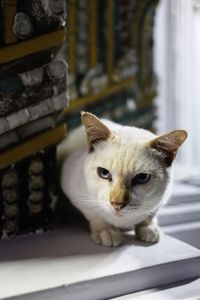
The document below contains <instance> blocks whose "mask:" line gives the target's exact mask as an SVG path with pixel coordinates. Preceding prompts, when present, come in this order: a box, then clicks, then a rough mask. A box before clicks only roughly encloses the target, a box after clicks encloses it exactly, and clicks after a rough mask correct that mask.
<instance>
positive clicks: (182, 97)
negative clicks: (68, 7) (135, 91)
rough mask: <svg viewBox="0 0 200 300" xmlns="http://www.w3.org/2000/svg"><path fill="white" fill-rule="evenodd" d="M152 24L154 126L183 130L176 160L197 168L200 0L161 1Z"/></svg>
mask: <svg viewBox="0 0 200 300" xmlns="http://www.w3.org/2000/svg"><path fill="white" fill-rule="evenodd" d="M155 25H156V26H155V41H156V42H155V57H154V62H155V69H156V72H157V76H158V97H157V106H158V121H157V128H158V131H159V132H165V131H168V130H172V129H175V128H183V129H186V130H187V131H188V134H189V137H188V140H187V143H185V145H184V147H183V148H182V149H181V153H180V155H179V158H178V159H179V162H180V163H182V164H184V165H186V166H191V167H193V168H195V167H198V168H199V170H200V0H161V1H160V4H159V7H158V10H157V16H156V24H155Z"/></svg>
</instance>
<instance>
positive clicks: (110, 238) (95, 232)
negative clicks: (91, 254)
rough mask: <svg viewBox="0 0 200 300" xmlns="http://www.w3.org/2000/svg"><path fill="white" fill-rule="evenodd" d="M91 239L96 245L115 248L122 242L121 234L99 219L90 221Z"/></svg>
mask: <svg viewBox="0 0 200 300" xmlns="http://www.w3.org/2000/svg"><path fill="white" fill-rule="evenodd" d="M90 229H91V238H92V240H93V241H94V242H96V243H97V244H100V245H103V246H107V247H117V246H119V245H121V244H122V243H123V241H124V237H123V234H122V232H121V231H120V230H119V229H118V228H116V227H114V226H111V225H109V224H107V223H106V222H105V221H104V220H103V219H101V218H100V217H96V218H93V219H92V220H90Z"/></svg>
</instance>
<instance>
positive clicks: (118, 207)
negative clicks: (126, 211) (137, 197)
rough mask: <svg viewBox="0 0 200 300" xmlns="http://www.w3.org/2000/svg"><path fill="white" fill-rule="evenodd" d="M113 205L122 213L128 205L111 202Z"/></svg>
mask: <svg viewBox="0 0 200 300" xmlns="http://www.w3.org/2000/svg"><path fill="white" fill-rule="evenodd" d="M111 204H112V206H113V208H114V209H115V210H116V211H120V210H121V209H122V208H123V207H124V206H126V203H117V202H111Z"/></svg>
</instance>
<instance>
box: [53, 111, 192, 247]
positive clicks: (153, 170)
mask: <svg viewBox="0 0 200 300" xmlns="http://www.w3.org/2000/svg"><path fill="white" fill-rule="evenodd" d="M82 123H83V126H82V127H80V128H79V129H76V130H75V131H74V132H72V133H71V134H70V135H69V137H68V138H67V139H66V140H64V141H63V143H62V144H61V145H60V146H59V147H58V160H60V162H61V164H62V169H61V170H62V171H61V187H62V190H63V191H64V193H65V194H66V195H67V196H68V198H69V199H70V201H71V202H72V203H73V204H74V205H75V206H76V207H77V208H78V209H79V210H80V211H81V212H82V213H83V215H84V216H85V217H86V219H87V220H88V221H89V223H90V228H91V236H92V239H93V240H94V241H95V242H97V243H99V244H103V245H105V246H118V245H120V244H121V243H122V242H123V234H122V232H121V229H124V230H127V229H135V234H136V237H137V238H138V239H140V240H143V241H147V242H157V241H158V240H159V230H158V227H157V225H156V222H153V218H154V216H155V214H156V212H157V210H158V209H159V207H160V206H161V205H162V204H163V203H164V202H165V200H166V194H167V190H168V187H169V183H170V174H171V168H170V166H171V164H172V162H173V160H174V158H175V155H176V152H177V150H178V148H179V147H180V146H181V144H182V143H183V142H184V140H185V139H186V137H187V133H186V132H185V131H184V130H175V131H172V132H170V133H168V134H165V135H163V136H161V137H158V136H156V135H154V134H153V133H151V132H149V131H147V130H144V129H139V128H136V127H129V126H121V125H118V124H115V123H113V122H111V121H108V120H99V119H98V118H97V117H96V116H94V115H92V114H90V113H86V112H82ZM85 132H86V134H85ZM99 167H100V168H104V169H106V170H108V171H109V172H110V174H111V175H110V178H108V179H104V178H102V177H100V176H99V174H98V171H97V168H99ZM141 173H145V174H149V176H150V179H149V181H148V182H147V183H145V184H133V179H134V178H135V176H136V175H138V174H141Z"/></svg>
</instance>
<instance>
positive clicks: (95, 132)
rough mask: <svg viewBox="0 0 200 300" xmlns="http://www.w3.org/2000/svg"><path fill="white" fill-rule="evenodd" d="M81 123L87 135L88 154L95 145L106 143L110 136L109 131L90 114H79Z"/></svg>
mask: <svg viewBox="0 0 200 300" xmlns="http://www.w3.org/2000/svg"><path fill="white" fill-rule="evenodd" d="M81 121H82V124H83V126H84V127H85V130H86V133H87V137H88V143H89V151H90V152H91V151H93V150H94V144H95V143H97V142H101V141H106V140H107V139H108V138H109V137H110V136H111V135H112V133H111V131H110V129H108V128H107V127H106V126H105V125H104V124H103V123H102V122H101V121H100V120H99V119H98V118H97V117H96V116H95V115H93V114H91V113H88V112H84V111H83V112H81Z"/></svg>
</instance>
